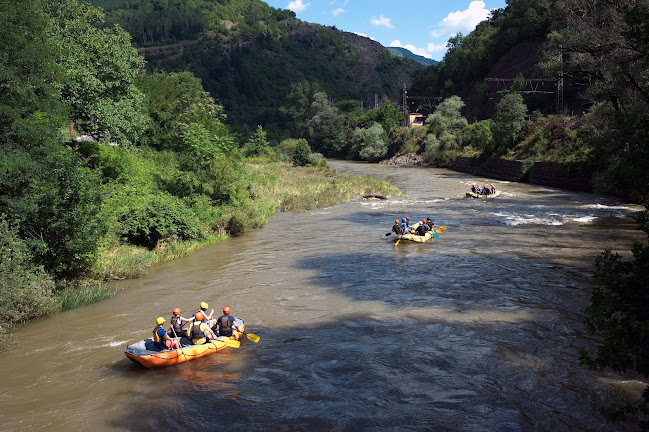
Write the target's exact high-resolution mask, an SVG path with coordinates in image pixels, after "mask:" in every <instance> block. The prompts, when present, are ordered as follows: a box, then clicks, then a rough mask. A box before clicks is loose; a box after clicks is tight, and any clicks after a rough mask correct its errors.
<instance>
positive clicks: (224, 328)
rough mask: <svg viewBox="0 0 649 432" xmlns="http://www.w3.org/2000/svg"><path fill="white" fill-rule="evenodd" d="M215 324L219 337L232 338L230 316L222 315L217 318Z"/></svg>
mask: <svg viewBox="0 0 649 432" xmlns="http://www.w3.org/2000/svg"><path fill="white" fill-rule="evenodd" d="M217 324H218V325H219V336H232V325H231V324H230V315H223V316H221V317H219V319H218V321H217Z"/></svg>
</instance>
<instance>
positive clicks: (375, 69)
mask: <svg viewBox="0 0 649 432" xmlns="http://www.w3.org/2000/svg"><path fill="white" fill-rule="evenodd" d="M93 3H94V4H96V5H99V6H103V7H105V8H106V9H105V10H106V14H107V16H106V21H107V24H108V25H111V24H112V23H116V22H117V23H120V25H122V26H123V27H125V28H126V30H127V31H129V32H130V33H131V34H132V35H133V37H134V41H135V42H136V43H137V44H138V45H140V48H139V50H140V54H141V55H143V56H144V57H145V58H146V59H147V61H148V68H149V69H150V70H154V69H158V70H166V71H180V70H189V71H191V72H193V73H194V74H195V75H197V76H198V77H200V78H201V79H202V81H203V85H204V87H205V88H206V89H207V90H208V91H209V92H210V93H211V94H212V95H213V96H214V97H215V98H216V99H218V100H220V102H221V103H222V104H223V105H224V106H225V109H226V112H227V113H228V115H229V121H228V122H229V123H230V124H231V125H232V126H233V127H234V129H235V130H237V131H239V132H241V133H242V134H244V135H247V134H248V133H249V132H250V131H251V130H254V129H255V128H256V126H257V125H262V126H264V128H265V129H267V130H268V132H269V136H271V137H272V138H280V137H282V136H285V135H286V132H285V130H286V129H288V128H289V125H288V119H286V118H283V117H282V115H281V114H280V113H279V110H278V108H279V107H280V106H282V105H283V104H284V98H285V96H286V95H287V94H288V93H289V92H290V86H291V84H293V83H296V82H300V81H305V80H306V81H310V82H312V83H317V84H318V85H319V86H320V88H321V89H322V90H324V91H325V92H327V94H328V95H329V96H330V97H331V98H333V100H334V101H339V100H344V99H357V100H361V101H363V105H364V106H365V107H371V106H373V105H374V102H375V100H376V99H378V100H379V101H381V102H382V101H385V100H387V99H390V100H392V101H400V98H401V89H402V86H403V84H404V83H406V84H407V85H409V84H410V83H411V82H412V79H413V78H412V77H413V76H414V74H415V73H416V72H417V71H420V70H421V69H423V66H422V65H421V64H419V63H417V62H415V61H414V60H411V59H409V58H405V57H396V56H394V55H391V54H390V53H389V51H388V50H387V49H386V48H385V47H383V46H382V45H380V44H379V43H377V42H374V41H372V40H370V39H368V38H364V37H361V36H358V35H355V34H352V33H347V32H341V31H339V30H337V29H335V28H333V27H324V26H321V25H317V24H310V23H306V22H302V21H300V20H298V19H297V18H295V14H294V13H293V12H291V11H285V10H279V9H275V8H271V7H270V6H268V5H267V4H266V3H263V2H261V1H258V0H236V1H234V0H218V1H217V0H212V1H208V0H195V1H193V2H191V3H189V4H188V3H187V2H183V1H181V0H168V1H166V2H157V1H156V2H154V1H151V0H149V1H145V0H139V1H138V0H93ZM180 23H183V24H182V25H180Z"/></svg>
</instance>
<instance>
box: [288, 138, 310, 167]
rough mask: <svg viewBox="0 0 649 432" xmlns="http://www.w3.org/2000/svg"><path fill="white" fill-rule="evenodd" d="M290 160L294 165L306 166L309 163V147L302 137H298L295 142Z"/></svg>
mask: <svg viewBox="0 0 649 432" xmlns="http://www.w3.org/2000/svg"><path fill="white" fill-rule="evenodd" d="M291 160H292V161H293V165H294V166H306V165H309V164H310V163H311V147H309V143H308V142H307V141H306V140H305V139H304V138H301V139H299V140H298V141H297V143H296V144H295V151H294V152H293V157H292V159H291Z"/></svg>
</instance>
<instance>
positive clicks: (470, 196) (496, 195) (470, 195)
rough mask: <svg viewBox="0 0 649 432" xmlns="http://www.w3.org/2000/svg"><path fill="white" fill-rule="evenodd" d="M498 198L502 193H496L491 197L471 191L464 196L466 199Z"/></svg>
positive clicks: (490, 195)
mask: <svg viewBox="0 0 649 432" xmlns="http://www.w3.org/2000/svg"><path fill="white" fill-rule="evenodd" d="M498 196H500V191H496V192H494V193H491V194H489V195H481V194H477V193H475V192H471V191H469V192H467V193H465V194H464V198H496V197H498Z"/></svg>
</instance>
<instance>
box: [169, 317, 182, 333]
mask: <svg viewBox="0 0 649 432" xmlns="http://www.w3.org/2000/svg"><path fill="white" fill-rule="evenodd" d="M171 328H172V329H173V331H174V332H176V337H180V336H182V335H183V334H184V333H185V330H184V329H183V323H182V321H180V317H179V316H176V315H174V316H172V317H171Z"/></svg>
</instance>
